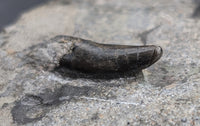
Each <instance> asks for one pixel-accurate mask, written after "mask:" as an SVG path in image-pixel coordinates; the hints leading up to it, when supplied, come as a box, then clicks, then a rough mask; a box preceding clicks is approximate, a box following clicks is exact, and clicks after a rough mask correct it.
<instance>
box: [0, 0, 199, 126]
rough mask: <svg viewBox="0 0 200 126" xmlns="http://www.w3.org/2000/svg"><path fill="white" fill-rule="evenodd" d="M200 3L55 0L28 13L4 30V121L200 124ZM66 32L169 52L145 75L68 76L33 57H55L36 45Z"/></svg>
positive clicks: (0, 56) (0, 82) (0, 108)
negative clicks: (100, 78)
mask: <svg viewBox="0 0 200 126" xmlns="http://www.w3.org/2000/svg"><path fill="white" fill-rule="evenodd" d="M197 3H198V2H196V4H197ZM196 4H194V3H193V1H191V0H159V1H155V0H148V1H147V0H109V1H106V0H96V1H93V0H84V1H82V0H73V1H70V0H68V1H67V0H66V1H65V0H55V1H51V2H49V3H47V4H45V5H41V6H38V7H37V8H34V9H32V10H29V11H28V12H25V13H24V14H22V15H21V17H20V18H19V20H18V21H17V22H16V23H15V24H13V25H10V26H9V27H7V28H5V32H2V33H1V34H0V115H1V116H0V124H1V126H8V125H14V126H15V125H30V126H32V125H34V126H42V125H48V126H55V125H58V126H65V125H119V126H121V125H200V74H199V72H200V67H199V66H200V60H199V59H200V55H199V50H200V46H199V45H200V39H199V38H200V32H199V29H200V20H199V17H198V15H199V14H198V12H199V10H198V6H197V5H196ZM60 34H65V35H74V36H77V37H82V38H85V39H91V40H93V41H97V42H101V43H115V44H130V45H142V44H144V43H146V44H155V45H160V46H162V47H163V50H164V55H163V57H162V58H161V60H160V61H158V62H157V63H156V64H154V65H153V66H151V67H150V68H148V69H146V70H144V71H143V73H144V79H142V78H134V77H131V78H119V79H113V80H92V79H84V78H82V79H79V78H77V79H73V78H69V77H62V76H59V74H57V73H55V72H53V71H50V70H49V69H44V67H43V66H42V65H41V64H37V65H34V64H35V63H37V62H30V61H31V60H29V59H31V57H28V56H27V52H29V53H34V54H35V55H34V56H35V58H38V57H39V56H43V58H52V57H50V55H44V53H42V52H39V51H34V49H35V48H41V47H40V46H39V45H40V44H41V43H45V42H46V43H48V42H49V41H48V40H49V39H50V38H53V37H54V36H56V35H60ZM43 51H44V52H45V51H47V50H43ZM37 53H38V54H37ZM41 53H42V54H41ZM40 54H41V55H40ZM37 56H38V57H37ZM27 59H28V60H27ZM32 59H34V57H32ZM33 61H34V60H33Z"/></svg>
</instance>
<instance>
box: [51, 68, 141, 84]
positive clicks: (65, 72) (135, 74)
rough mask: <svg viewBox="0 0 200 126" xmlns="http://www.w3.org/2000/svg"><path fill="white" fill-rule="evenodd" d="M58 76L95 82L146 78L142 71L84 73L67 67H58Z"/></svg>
mask: <svg viewBox="0 0 200 126" xmlns="http://www.w3.org/2000/svg"><path fill="white" fill-rule="evenodd" d="M52 72H53V73H56V74H58V75H61V76H62V77H63V78H66V77H70V78H73V79H79V78H85V79H90V80H93V81H98V80H112V79H119V78H129V77H132V78H135V80H137V79H140V80H144V76H143V73H142V71H127V72H123V73H119V72H116V73H83V72H80V71H75V70H70V69H68V68H65V67H57V68H55V69H54V70H53V71H52Z"/></svg>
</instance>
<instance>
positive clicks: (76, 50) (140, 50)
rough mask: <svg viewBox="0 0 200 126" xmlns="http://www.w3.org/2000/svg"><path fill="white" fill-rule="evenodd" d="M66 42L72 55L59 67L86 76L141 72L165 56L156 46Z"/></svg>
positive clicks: (69, 39) (73, 39) (84, 41)
mask: <svg viewBox="0 0 200 126" xmlns="http://www.w3.org/2000/svg"><path fill="white" fill-rule="evenodd" d="M63 40H64V41H65V42H68V41H71V42H72V43H73V44H72V47H71V52H70V53H68V54H65V55H64V56H63V57H62V58H61V60H60V66H62V67H66V68H69V69H71V70H77V71H80V72H84V73H116V72H122V73H123V72H126V71H133V72H136V71H140V70H142V69H144V68H147V67H149V66H151V65H152V64H154V63H155V62H156V61H158V60H159V59H160V57H161V56H162V53H163V51H162V48H161V47H160V46H155V45H146V46H130V45H112V44H100V43H96V42H93V41H90V40H85V39H81V38H75V37H69V36H66V37H64V39H63Z"/></svg>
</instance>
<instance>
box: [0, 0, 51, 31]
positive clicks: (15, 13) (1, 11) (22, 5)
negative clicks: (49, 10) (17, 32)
mask: <svg viewBox="0 0 200 126" xmlns="http://www.w3.org/2000/svg"><path fill="white" fill-rule="evenodd" d="M48 1H50V0H0V17H2V18H1V20H0V31H2V30H3V28H4V27H5V26H7V25H9V24H11V23H13V22H15V21H16V20H17V19H18V17H19V16H20V14H21V13H23V12H24V11H26V10H28V9H31V8H33V7H35V6H38V5H40V4H44V3H46V2H48Z"/></svg>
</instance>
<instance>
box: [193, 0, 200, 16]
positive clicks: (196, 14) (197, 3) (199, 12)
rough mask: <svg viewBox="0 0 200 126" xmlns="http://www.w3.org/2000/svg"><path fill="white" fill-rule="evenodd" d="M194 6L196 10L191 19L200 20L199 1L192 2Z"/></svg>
mask: <svg viewBox="0 0 200 126" xmlns="http://www.w3.org/2000/svg"><path fill="white" fill-rule="evenodd" d="M194 4H195V5H196V8H195V9H194V12H193V14H192V17H193V18H200V0H194Z"/></svg>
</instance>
